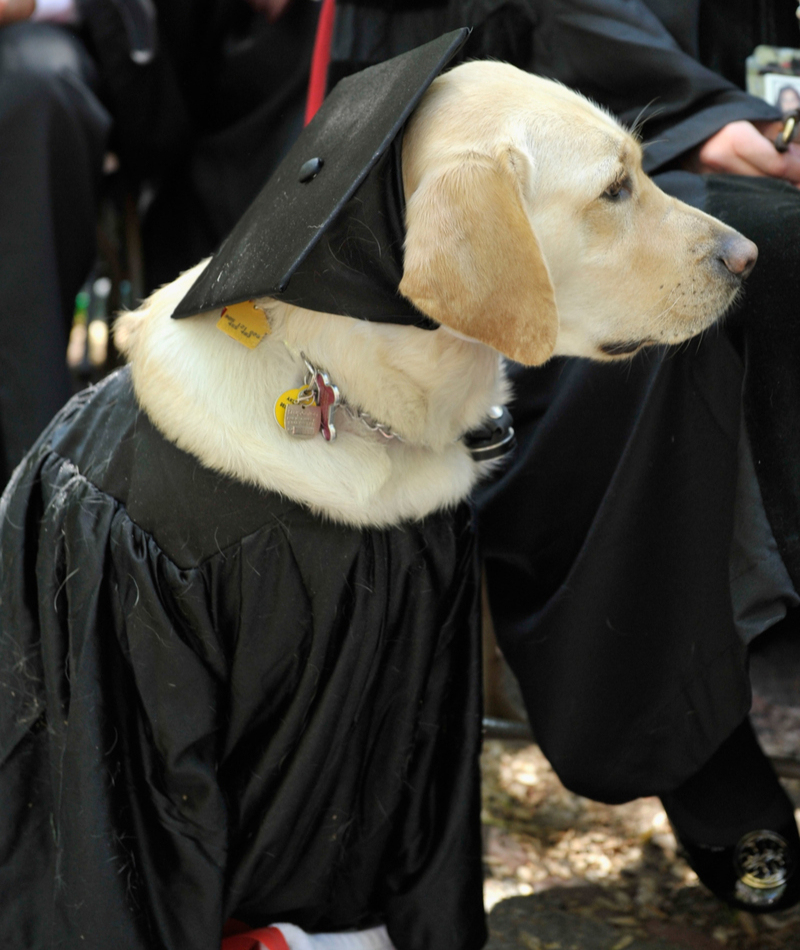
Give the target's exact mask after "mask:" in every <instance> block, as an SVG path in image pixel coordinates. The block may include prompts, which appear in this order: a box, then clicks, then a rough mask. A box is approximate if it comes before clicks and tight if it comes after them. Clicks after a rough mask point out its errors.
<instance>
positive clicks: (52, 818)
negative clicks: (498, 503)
mask: <svg viewBox="0 0 800 950" xmlns="http://www.w3.org/2000/svg"><path fill="white" fill-rule="evenodd" d="M0 544H1V545H2V575H1V576H2V588H1V589H0V683H2V704H0V815H2V816H3V818H2V822H0V941H2V943H3V945H4V946H7V947H26V948H33V947H37V948H44V947H55V946H58V947H60V948H86V950H108V948H109V947H111V946H114V947H116V948H125V950H153V948H156V947H158V948H165V950H185V948H187V947H192V948H193V950H218V948H219V942H220V933H221V927H222V924H223V921H224V920H225V919H226V918H227V917H228V916H235V917H238V918H240V919H243V920H244V921H246V922H247V923H250V924H252V925H259V924H266V923H269V922H270V921H273V922H274V921H275V920H278V919H280V920H286V921H292V922H295V923H297V924H299V925H300V926H302V927H304V928H306V929H308V930H311V931H313V930H338V929H345V928H351V927H360V926H368V925H371V924H374V923H375V922H377V921H385V922H386V924H387V926H388V929H389V932H390V934H391V936H392V939H393V940H394V942H395V944H396V945H397V946H398V947H399V948H434V947H435V948H437V950H441V948H453V950H472V948H478V947H480V946H481V945H482V944H483V942H484V939H485V924H484V920H483V911H482V903H481V871H480V827H479V782H478V761H477V757H478V752H479V746H480V697H479V688H480V658H479V644H478V637H477V631H476V628H475V606H476V583H475V573H476V571H475V560H474V547H473V540H472V533H471V530H470V516H469V512H468V510H467V509H465V508H462V509H459V511H458V512H457V513H456V514H455V516H453V515H452V514H449V515H442V516H434V517H431V518H428V519H427V520H425V521H424V522H422V523H418V524H409V525H406V526H403V527H398V528H395V529H390V530H382V531H362V530H355V529H348V528H345V527H340V526H335V525H332V524H329V523H323V522H321V521H319V520H318V519H316V518H315V517H313V516H312V515H311V514H309V513H308V512H307V511H306V510H305V509H303V508H301V507H300V506H298V505H296V504H294V503H291V502H289V501H286V500H283V499H281V498H280V497H279V496H277V495H274V494H271V493H267V492H264V491H260V490H257V489H255V488H251V487H247V486H244V485H242V484H239V483H236V482H234V481H232V480H231V479H229V478H226V477H223V476H220V475H217V474H215V473H213V472H210V471H208V470H206V469H204V468H203V467H202V466H201V465H200V464H199V463H198V462H197V461H196V460H195V459H193V458H192V457H190V456H189V455H186V454H185V453H183V452H181V451H180V450H178V449H177V448H175V447H174V446H173V445H171V444H170V443H168V442H167V441H166V440H164V439H163V438H162V437H161V436H160V434H159V433H158V432H157V431H156V430H155V429H154V428H153V426H152V425H151V424H150V423H149V422H148V420H147V418H146V417H145V416H144V415H143V414H142V413H141V412H140V411H139V410H138V409H137V406H136V403H135V399H134V396H133V393H132V390H131V385H130V378H129V373H128V371H121V372H119V373H117V374H115V375H114V376H112V377H110V378H109V379H108V380H107V381H106V382H104V383H103V384H102V385H101V386H100V387H98V388H97V389H95V390H93V391H91V392H89V393H84V394H82V395H81V396H79V397H76V399H75V400H73V401H72V402H71V403H70V404H69V405H68V406H67V407H66V408H65V410H64V411H62V413H61V414H60V415H59V416H58V417H56V419H55V420H54V422H53V423H52V425H51V426H50V427H49V429H48V430H47V431H46V432H45V433H44V435H43V436H42V438H41V439H40V441H39V442H38V443H37V445H36V447H35V448H34V450H33V451H32V453H31V454H29V456H28V457H27V459H26V460H25V462H24V463H23V465H22V466H21V467H20V468H19V469H18V470H17V472H16V473H15V476H14V478H13V479H12V482H11V483H10V485H9V488H8V490H7V492H6V494H5V495H4V497H3V500H2V504H0Z"/></svg>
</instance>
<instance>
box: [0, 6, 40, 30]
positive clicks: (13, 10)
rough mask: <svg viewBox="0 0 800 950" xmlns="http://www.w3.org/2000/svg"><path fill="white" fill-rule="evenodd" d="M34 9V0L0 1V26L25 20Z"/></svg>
mask: <svg viewBox="0 0 800 950" xmlns="http://www.w3.org/2000/svg"><path fill="white" fill-rule="evenodd" d="M35 9H36V0H0V26H8V24H9V23H17V22H19V21H20V20H27V19H28V18H29V17H31V16H33V11H34V10H35Z"/></svg>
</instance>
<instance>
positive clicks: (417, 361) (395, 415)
mask: <svg viewBox="0 0 800 950" xmlns="http://www.w3.org/2000/svg"><path fill="white" fill-rule="evenodd" d="M204 267H205V263H202V264H199V265H197V266H196V267H194V268H192V270H190V271H187V272H186V273H185V274H183V275H182V276H181V277H180V278H179V279H178V280H176V281H174V282H173V283H171V284H169V285H167V286H166V287H164V288H162V289H161V290H159V291H157V292H156V293H155V294H154V295H153V296H152V297H151V298H150V300H148V301H147V303H146V304H145V305H144V307H142V308H141V309H140V310H138V311H134V312H133V313H129V314H125V315H124V316H123V317H121V318H120V320H119V321H118V329H117V339H118V341H119V342H120V344H121V348H123V349H124V350H125V351H126V352H127V355H128V358H129V360H130V363H131V367H132V374H133V384H134V388H135V390H136V394H137V397H138V399H139V402H140V404H141V406H142V408H143V409H144V410H145V412H146V413H147V414H148V416H149V417H150V418H151V419H152V421H153V422H154V424H155V425H156V426H157V427H158V429H159V430H160V431H161V432H162V433H163V434H164V435H165V436H166V437H167V438H168V439H170V441H172V442H174V443H175V444H177V445H178V446H180V448H182V449H184V450H185V451H187V452H189V453H191V454H192V455H194V456H196V457H197V458H198V459H200V461H202V462H203V463H204V464H205V465H207V466H208V467H209V468H211V469H214V470H216V471H220V472H224V473H225V474H227V475H230V476H232V477H233V478H236V479H239V480H240V481H244V482H249V483H251V484H253V485H257V486H259V487H261V488H264V489H267V490H269V491H276V492H280V493H281V494H283V495H286V496H287V497H289V498H292V499H293V500H295V501H298V502H300V503H302V504H305V505H307V506H308V507H310V508H311V509H312V510H314V511H315V512H317V513H318V514H320V515H322V516H325V517H327V518H330V519H332V520H334V521H338V522H342V523H344V524H349V525H356V526H386V525H394V524H398V523H400V522H402V521H405V520H411V519H419V518H423V517H425V515H427V514H429V513H431V512H432V511H436V510H437V509H440V508H445V507H448V506H451V505H454V504H456V503H457V502H459V501H461V500H462V499H464V498H465V497H466V496H467V495H468V494H469V492H470V491H471V489H472V488H473V486H474V485H475V483H476V481H477V479H478V478H479V477H480V475H481V471H482V469H483V471H485V470H486V465H483V466H480V465H477V464H476V463H475V462H473V460H472V459H471V457H470V455H469V452H468V451H467V449H466V447H465V446H464V445H463V443H462V442H460V441H457V440H458V438H459V436H461V435H463V434H464V432H466V431H467V430H469V429H471V428H474V427H475V426H476V425H478V424H479V423H480V422H481V421H482V420H483V419H485V417H486V415H487V413H488V411H489V409H490V407H491V406H493V405H496V404H497V403H503V402H504V401H505V400H506V398H507V395H508V392H507V385H506V382H505V377H504V374H503V371H502V368H501V365H500V358H499V356H498V354H497V353H495V352H494V351H493V350H491V349H490V348H489V347H486V346H484V345H483V344H480V343H475V342H471V341H466V340H461V339H458V338H457V337H456V336H454V335H453V334H451V333H450V332H448V331H447V330H446V329H444V328H442V329H439V330H434V331H429V330H418V329H416V328H413V327H411V328H409V327H400V326H394V325H390V324H376V323H366V322H364V321H361V320H354V319H351V318H349V317H339V316H333V315H329V314H319V313H311V312H310V311H306V310H301V309H299V308H296V307H292V306H289V305H287V304H283V303H279V302H277V301H274V300H265V301H259V303H260V305H262V306H264V307H265V309H267V310H268V312H269V318H270V323H271V325H272V332H271V333H270V335H269V336H267V337H265V338H264V339H263V340H262V341H261V343H260V344H259V345H258V347H256V348H255V349H253V350H249V349H247V348H246V347H244V346H243V345H241V344H240V343H238V342H236V341H235V340H232V339H231V338H230V337H228V336H226V335H225V334H224V333H222V332H221V331H220V330H218V329H217V327H216V323H217V320H218V319H219V311H216V312H213V313H207V314H202V315H200V316H198V317H192V318H189V319H186V320H172V319H171V315H172V312H173V310H174V309H175V307H176V305H177V304H178V302H179V301H180V300H181V298H182V297H183V296H184V294H185V293H186V291H187V290H188V289H189V287H190V286H191V284H192V283H193V282H194V280H195V279H196V278H197V276H198V274H199V273H200V272H201V270H202V269H203V268H204ZM287 344H288V346H287ZM300 350H302V351H303V352H304V353H305V354H306V356H307V357H308V359H309V360H311V361H312V363H314V364H315V365H316V366H318V367H319V368H320V369H322V370H324V371H325V372H327V373H328V374H329V375H330V378H331V380H332V381H333V382H335V383H336V384H337V385H338V386H339V388H340V390H341V393H342V396H343V397H344V398H345V399H346V400H347V402H348V403H349V404H350V405H352V406H354V407H357V408H360V409H362V410H364V411H365V412H368V413H369V414H370V415H371V416H372V417H373V418H375V419H377V420H379V421H380V422H383V423H385V424H386V425H388V426H390V427H391V429H392V430H393V431H394V432H396V433H397V434H398V435H400V436H401V437H402V438H403V439H404V440H405V441H403V442H400V441H399V440H396V439H394V440H391V441H389V442H387V443H385V444H381V443H378V442H377V441H375V440H374V439H373V438H372V437H371V435H370V433H369V431H368V430H367V429H366V427H364V430H363V435H362V434H361V433H360V432H359V431H358V426H353V427H352V431H340V432H339V435H338V438H337V439H336V440H335V441H334V442H332V443H327V442H325V441H324V439H322V437H321V436H319V437H317V438H314V439H312V440H307V441H303V440H296V439H294V438H292V437H291V436H290V435H288V434H287V433H286V432H284V431H283V430H282V429H281V428H280V427H279V426H278V424H277V422H276V421H275V416H274V405H275V402H276V400H277V399H278V397H279V396H280V395H281V394H282V393H283V392H285V391H286V390H287V389H291V388H294V387H297V386H300V385H301V384H302V381H303V375H304V372H305V367H304V365H303V363H302V360H301V359H300V358H299V356H298V355H295V354H298V353H299V351H300ZM340 411H341V410H340Z"/></svg>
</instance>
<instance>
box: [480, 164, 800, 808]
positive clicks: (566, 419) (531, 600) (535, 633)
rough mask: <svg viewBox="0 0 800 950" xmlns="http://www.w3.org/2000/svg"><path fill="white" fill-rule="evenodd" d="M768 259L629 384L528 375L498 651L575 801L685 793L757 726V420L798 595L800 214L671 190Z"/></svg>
mask: <svg viewBox="0 0 800 950" xmlns="http://www.w3.org/2000/svg"><path fill="white" fill-rule="evenodd" d="M669 184H670V185H671V186H673V187H674V188H675V189H676V190H681V189H682V190H683V193H684V194H685V195H687V196H690V197H693V198H694V200H695V201H696V202H697V203H698V204H701V206H704V207H705V209H706V210H708V211H710V213H712V214H716V215H717V216H719V217H721V218H723V219H725V220H727V221H728V222H729V223H731V224H732V225H733V226H734V227H736V228H738V229H739V230H740V231H742V232H743V233H745V234H746V235H747V236H749V237H751V238H752V239H753V240H755V241H756V243H758V244H759V248H760V256H759V262H758V264H757V266H756V269H755V271H754V273H753V275H752V277H751V279H750V280H748V282H747V287H746V292H745V295H744V296H743V298H742V301H741V302H740V303H739V304H738V306H737V307H736V308H735V311H734V312H733V313H731V314H730V315H729V316H728V317H727V318H726V320H725V321H724V322H723V323H722V324H721V325H720V327H719V328H714V329H712V330H710V331H708V332H707V333H706V334H705V335H704V336H703V337H702V338H701V339H699V340H694V341H691V342H689V343H687V344H685V345H684V346H682V347H680V348H674V349H665V350H660V351H650V352H644V353H642V354H640V355H639V356H638V357H637V358H636V359H634V360H633V361H632V362H631V363H629V364H624V365H623V364H616V365H609V364H593V363H589V362H587V361H583V360H560V361H556V362H553V363H551V364H547V365H546V366H544V367H543V368H540V369H534V370H527V369H521V368H519V369H517V370H516V371H515V376H516V381H517V400H516V403H515V404H514V406H512V411H513V413H514V417H515V421H516V428H517V432H518V436H519V438H520V452H519V454H518V456H517V458H516V461H515V462H514V463H513V465H512V466H511V467H510V468H509V469H508V470H507V471H506V473H505V474H504V476H503V477H502V478H500V479H499V480H498V481H496V482H495V483H494V484H493V485H491V486H489V487H488V488H486V489H484V490H483V491H482V492H481V494H480V497H479V499H478V503H479V526H480V533H481V543H482V547H483V551H484V556H485V559H486V569H487V575H488V581H489V596H490V601H491V607H492V612H493V615H494V618H495V624H496V628H497V635H498V640H499V642H500V645H501V648H502V649H503V652H504V653H505V655H506V658H507V659H508V661H509V664H510V665H511V667H512V669H513V671H514V673H515V674H516V676H517V678H518V679H519V681H520V685H521V687H522V691H523V696H524V698H525V701H526V705H527V708H528V712H529V715H530V718H531V722H532V726H533V730H534V733H535V735H536V737H537V740H538V741H539V742H540V744H541V746H542V749H543V751H544V752H545V753H546V755H547V756H548V757H549V759H550V760H551V762H552V763H553V766H554V767H555V769H556V770H557V772H558V773H559V775H560V777H561V778H562V780H563V781H564V782H565V784H566V785H567V786H568V787H570V788H572V789H573V790H575V791H577V792H579V793H581V794H584V795H587V796H589V797H592V798H595V799H599V800H604V801H610V802H619V801H624V800H627V799H631V798H634V797H637V796H640V795H646V794H661V793H664V792H667V791H670V790H672V789H674V788H675V787H677V786H678V785H680V784H681V783H682V782H683V781H685V780H686V779H687V778H688V777H689V776H690V775H692V774H694V773H695V772H696V771H697V770H698V769H699V768H700V767H701V766H702V765H703V764H704V762H706V761H707V760H708V758H709V757H710V756H711V755H712V754H713V752H714V751H715V750H716V749H717V748H718V747H719V745H720V744H721V743H722V742H723V741H724V740H725V738H727V736H729V735H730V734H731V732H733V730H734V729H735V728H736V727H737V726H738V725H739V724H740V723H741V722H742V721H743V719H744V718H745V716H746V715H747V712H748V709H749V704H750V686H749V681H748V676H747V656H746V650H745V647H744V644H743V643H742V640H741V638H740V637H739V636H738V635H737V632H736V629H735V625H734V621H733V612H732V605H731V589H730V577H729V552H730V546H731V536H732V532H733V519H734V501H735V494H736V480H737V474H738V471H739V466H738V453H737V448H738V441H739V433H740V421H741V419H742V407H744V420H745V422H746V427H747V433H748V435H749V438H750V443H751V447H752V452H753V459H754V462H755V468H756V472H757V474H758V481H759V485H760V488H761V494H762V497H763V500H764V506H765V508H766V513H767V516H768V518H769V522H770V524H771V526H772V530H773V532H774V535H775V538H776V540H777V542H778V546H779V549H780V553H781V556H782V558H783V562H784V564H785V565H786V567H787V568H788V569H789V574H790V576H791V579H792V581H793V582H794V586H795V588H796V589H800V530H798V528H799V527H800V521H799V519H798V512H800V441H798V439H797V437H796V435H795V434H796V433H797V432H799V431H800V428H799V427H798V424H800V419H799V418H798V414H799V413H800V391H799V387H800V353H798V352H797V350H798V347H800V334H799V333H798V330H797V327H796V323H797V321H798V315H797V299H796V294H795V293H794V290H793V287H794V285H795V284H796V283H797V277H796V271H795V267H796V264H795V261H796V258H797V248H798V247H800V195H798V193H797V191H796V190H795V189H793V188H791V187H790V186H788V185H785V184H783V183H780V182H774V181H767V180H760V179H745V178H735V177H717V176H712V177H709V178H707V179H700V178H698V177H697V176H690V175H688V174H687V175H683V174H681V175H677V176H671V180H670V181H669Z"/></svg>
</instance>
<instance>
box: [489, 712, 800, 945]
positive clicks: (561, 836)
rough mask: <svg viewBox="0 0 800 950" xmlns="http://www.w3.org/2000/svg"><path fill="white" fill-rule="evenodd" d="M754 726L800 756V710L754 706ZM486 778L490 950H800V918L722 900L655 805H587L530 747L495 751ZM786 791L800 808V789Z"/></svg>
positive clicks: (493, 744)
mask: <svg viewBox="0 0 800 950" xmlns="http://www.w3.org/2000/svg"><path fill="white" fill-rule="evenodd" d="M753 720H754V722H755V724H756V727H757V729H758V730H759V734H760V737H761V742H762V746H763V747H764V748H765V750H766V751H767V752H768V753H769V754H772V755H785V756H795V757H796V756H797V755H798V751H799V750H800V707H786V706H781V707H775V706H771V705H770V704H769V703H766V702H761V701H760V700H759V699H758V698H756V702H755V704H754V716H753ZM483 774H484V790H483V801H484V805H483V809H484V811H483V820H484V835H485V864H486V879H485V885H484V896H485V902H486V906H487V909H488V910H489V911H490V918H489V921H490V930H491V932H492V938H491V940H490V943H489V946H488V948H487V950H512V948H516V947H520V948H523V950H721V948H723V947H726V948H729V950H800V909H797V908H794V909H792V910H790V911H785V912H783V913H779V914H771V915H752V914H747V913H743V912H740V911H734V910H732V909H731V908H729V907H728V906H727V905H725V904H723V903H721V902H720V901H718V900H717V899H716V898H714V897H713V896H712V895H711V894H710V893H709V892H708V891H707V890H706V889H705V888H704V887H703V886H702V885H701V884H700V883H699V881H698V879H697V877H696V875H695V874H694V872H693V871H692V870H691V869H690V868H689V866H688V865H687V864H686V863H685V861H683V860H682V859H681V857H680V855H679V854H678V853H677V849H676V842H675V839H674V837H673V835H672V833H671V831H670V827H669V823H668V821H667V818H666V815H665V814H664V811H663V809H662V807H661V803H660V802H659V800H658V799H657V798H645V799H639V800H637V801H635V802H631V803H630V804H627V805H617V806H609V805H602V804H599V803H597V802H592V801H589V800H588V799H584V798H580V797H579V796H577V795H573V794H572V793H571V792H568V791H567V790H566V789H565V788H564V787H563V786H562V785H561V783H560V782H559V781H558V779H557V777H556V776H555V774H554V772H553V770H552V769H551V768H550V766H549V764H548V763H547V760H546V759H545V758H544V756H543V755H542V753H541V752H540V751H539V749H538V747H537V746H535V745H526V744H523V743H520V742H510V741H502V740H489V741H487V742H486V743H485V745H484V754H483ZM785 785H786V788H787V790H788V791H789V794H790V795H791V796H792V797H793V800H794V801H795V804H796V805H797V806H799V807H800V781H786V782H785ZM797 815H798V818H800V810H799V811H798V813H797Z"/></svg>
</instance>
